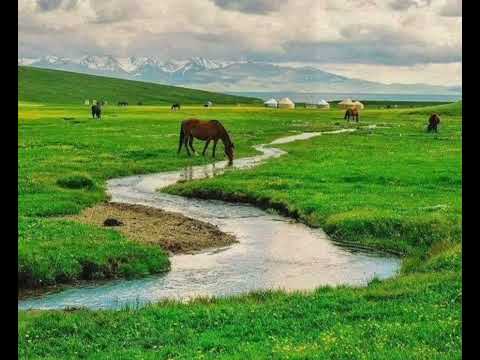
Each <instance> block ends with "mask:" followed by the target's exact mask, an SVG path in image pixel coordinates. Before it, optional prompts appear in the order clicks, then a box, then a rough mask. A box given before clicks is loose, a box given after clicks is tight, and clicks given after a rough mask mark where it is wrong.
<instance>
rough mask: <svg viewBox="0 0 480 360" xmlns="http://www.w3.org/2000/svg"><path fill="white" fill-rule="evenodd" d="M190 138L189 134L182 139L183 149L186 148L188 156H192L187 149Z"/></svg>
mask: <svg viewBox="0 0 480 360" xmlns="http://www.w3.org/2000/svg"><path fill="white" fill-rule="evenodd" d="M189 140H190V135H189V136H185V139H184V142H185V149H186V150H187V154H188V156H192V155H191V154H190V150H188V141H189Z"/></svg>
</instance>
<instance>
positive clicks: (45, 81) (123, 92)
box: [18, 66, 262, 105]
mask: <svg viewBox="0 0 480 360" xmlns="http://www.w3.org/2000/svg"><path fill="white" fill-rule="evenodd" d="M18 99H19V101H25V102H38V103H51V104H72V105H73V104H83V103H84V101H85V100H86V99H90V100H91V99H104V100H106V101H108V103H109V104H116V103H118V102H119V101H127V102H128V103H129V104H130V105H135V104H137V103H138V102H142V103H143V104H144V105H170V104H172V103H175V102H178V103H180V104H203V103H205V102H207V101H212V102H213V103H214V104H237V103H241V104H261V103H262V100H260V99H256V98H251V97H243V96H234V95H226V94H221V93H215V92H209V91H203V90H195V89H188V88H183V87H176V86H168V85H160V84H153V83H147V82H140V81H132V80H123V79H114V78H109V77H103V76H95V75H85V74H79V73H73V72H67V71H59V70H50V69H39V68H33V67H27V66H19V67H18Z"/></svg>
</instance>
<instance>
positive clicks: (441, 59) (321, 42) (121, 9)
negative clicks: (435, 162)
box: [18, 0, 462, 85]
mask: <svg viewBox="0 0 480 360" xmlns="http://www.w3.org/2000/svg"><path fill="white" fill-rule="evenodd" d="M18 4H19V5H18V12H19V14H18V21H19V24H18V29H19V43H18V51H19V53H18V55H19V57H38V56H43V55H57V56H67V57H69V56H70V57H72V56H79V55H86V54H90V55H105V54H110V55H114V56H155V57H157V58H159V59H162V60H167V59H171V58H174V59H185V58H189V57H191V56H202V57H207V58H213V59H223V60H238V59H247V60H253V61H268V62H274V63H279V64H280V63H286V64H289V65H292V66H301V65H303V64H306V65H310V66H312V65H313V66H316V67H318V68H321V69H324V70H327V71H332V72H335V73H338V74H342V75H347V76H350V77H357V78H363V79H369V80H373V81H381V82H384V83H392V82H399V83H416V82H424V83H429V84H436V85H459V84H461V71H462V65H461V61H462V41H461V37H462V32H461V26H462V2H461V0H162V1H158V0H139V1H131V0H19V3H18Z"/></svg>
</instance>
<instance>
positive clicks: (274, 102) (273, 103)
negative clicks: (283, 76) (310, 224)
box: [263, 98, 278, 108]
mask: <svg viewBox="0 0 480 360" xmlns="http://www.w3.org/2000/svg"><path fill="white" fill-rule="evenodd" d="M263 105H265V106H266V107H272V108H276V107H278V101H277V100H275V99H274V98H271V99H268V100H267V101H265V102H264V103H263Z"/></svg>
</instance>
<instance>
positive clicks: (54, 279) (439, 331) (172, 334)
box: [18, 91, 462, 359]
mask: <svg viewBox="0 0 480 360" xmlns="http://www.w3.org/2000/svg"><path fill="white" fill-rule="evenodd" d="M37 93H38V94H39V95H38V96H41V92H40V91H38V92H37ZM20 95H21V96H19V98H20V101H21V102H20V103H19V140H18V144H19V147H18V155H19V163H18V166H19V185H18V186H19V188H18V193H19V200H18V203H19V245H18V249H19V259H18V260H19V269H18V271H19V275H20V276H19V278H20V280H19V287H23V288H29V287H32V286H40V285H43V284H64V283H68V282H72V281H75V280H78V279H99V278H111V277H131V276H142V275H145V274H150V273H156V272H162V271H168V269H169V262H168V257H167V255H166V254H165V252H164V251H163V250H162V249H159V248H155V247H153V246H147V245H143V244H138V243H134V242H133V241H131V240H129V239H127V238H125V237H123V236H121V235H120V234H118V233H117V232H114V231H112V230H105V229H101V228H96V227H94V226H90V225H83V224H78V223H75V222H72V221H66V220H63V219H61V217H62V216H63V215H68V214H75V213H78V212H80V211H81V210H82V209H84V208H86V207H89V206H92V205H93V204H95V203H98V202H100V201H104V200H106V195H105V181H106V180H107V179H109V178H112V177H118V176H125V175H130V174H140V173H147V172H158V171H166V170H173V169H178V168H181V167H183V166H186V165H190V164H202V163H207V162H209V161H211V159H210V158H203V157H193V158H188V157H187V156H186V154H185V153H182V154H181V155H179V156H177V155H176V149H177V146H178V132H179V122H180V121H181V120H182V119H184V118H187V117H190V116H196V117H199V118H203V119H212V118H215V119H218V120H220V121H222V123H223V124H224V125H225V127H226V128H227V129H228V130H229V131H230V133H231V135H232V138H233V141H234V142H235V147H236V151H237V154H236V155H237V157H243V156H248V155H252V154H254V153H255V150H253V149H252V148H251V146H252V145H255V144H260V143H265V142H269V141H271V140H273V139H275V138H277V137H280V136H284V135H289V134H292V135H293V134H295V133H298V132H304V131H321V130H334V129H340V128H344V127H349V126H353V127H356V126H357V125H356V124H352V123H350V124H348V123H346V122H345V121H344V120H343V112H342V111H340V110H336V109H331V110H315V109H295V110H282V109H266V108H262V107H258V106H239V107H237V106H217V107H214V108H210V109H205V108H203V107H202V106H200V105H197V106H195V105H192V106H186V107H184V108H182V110H181V111H178V112H171V111H170V109H169V107H167V106H153V105H149V106H129V107H126V108H123V107H122V108H120V107H117V106H106V107H105V108H104V117H103V119H102V120H101V121H96V120H92V119H90V117H89V115H90V114H89V108H88V106H82V105H75V104H73V103H70V104H67V103H65V104H64V105H59V104H61V101H60V100H59V101H53V100H52V99H53V98H52V97H50V96H54V94H53V95H49V94H45V98H43V99H42V100H41V101H37V102H35V98H32V97H28V96H23V95H22V93H20ZM59 96H60V95H59ZM159 96H160V95H159ZM62 101H66V100H62ZM432 111H436V112H438V113H439V114H440V116H441V118H442V123H441V124H440V131H439V133H438V134H428V133H426V132H425V127H426V122H427V119H428V115H429V114H430V113H431V112H432ZM461 112H462V104H461V102H459V103H455V104H446V105H440V106H432V107H422V108H412V109H410V108H403V109H388V110H386V109H385V110H383V109H371V110H369V109H368V108H367V109H365V110H364V111H363V112H362V113H361V122H360V125H372V124H376V125H377V128H376V129H373V130H367V129H359V130H358V131H356V132H353V133H343V134H337V135H323V136H320V137H318V138H314V139H311V140H307V141H302V142H296V143H291V144H285V145H276V146H278V147H281V148H282V149H285V150H286V151H288V154H287V155H285V156H283V157H281V158H279V159H274V160H270V161H268V162H267V163H265V164H263V165H261V166H259V167H257V168H255V169H252V170H245V171H231V172H227V173H226V174H224V175H221V176H218V177H216V178H213V179H206V180H200V181H195V182H192V183H182V184H179V185H176V186H173V187H171V188H169V189H168V191H169V192H173V193H177V194H182V195H185V196H199V197H204V198H220V199H227V200H235V201H243V202H249V203H253V204H257V205H258V206H262V207H265V208H271V209H275V210H276V211H278V212H281V213H284V214H287V215H289V216H292V217H295V218H297V219H299V220H301V221H303V222H305V223H307V224H309V225H311V226H321V227H322V228H323V229H324V230H325V231H326V232H327V233H328V234H329V235H330V236H331V237H333V238H336V239H338V240H341V241H347V242H353V243H356V244H362V245H368V246H374V247H377V248H382V249H388V250H392V251H395V252H398V253H401V254H403V255H404V256H405V259H404V261H403V267H402V272H401V274H400V275H398V276H396V277H395V278H392V279H389V280H385V281H378V280H373V281H372V282H371V283H370V284H369V286H367V287H365V288H349V287H340V288H336V289H334V288H329V287H325V288H319V289H317V290H315V291H313V292H309V293H296V294H286V293H282V292H259V293H254V294H250V295H244V296H238V297H233V298H228V299H213V300H207V299H199V300H197V301H195V302H193V303H191V304H180V303H175V302H163V303H159V304H156V305H151V306H148V307H145V308H142V309H124V310H120V311H89V310H74V311H19V347H18V350H19V357H20V358H22V359H23V358H28V359H40V358H48V359H77V358H88V359H174V358H175V359H192V358H194V359H195V358H205V359H218V358H228V359H267V358H278V359H306V358H308V359H407V358H408V359H426V358H428V359H458V358H461V330H462V324H461V301H462V285H461V279H462V273H461V264H462V263H461V250H462V246H461V221H462V213H461V196H462V190H461V188H462V177H461V171H462V152H461V145H462V135H461V132H462V113H461ZM194 146H196V148H197V149H198V150H201V144H200V143H197V144H196V145H195V143H194ZM220 148H221V146H220ZM221 157H223V154H222V151H217V159H220V158H221Z"/></svg>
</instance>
